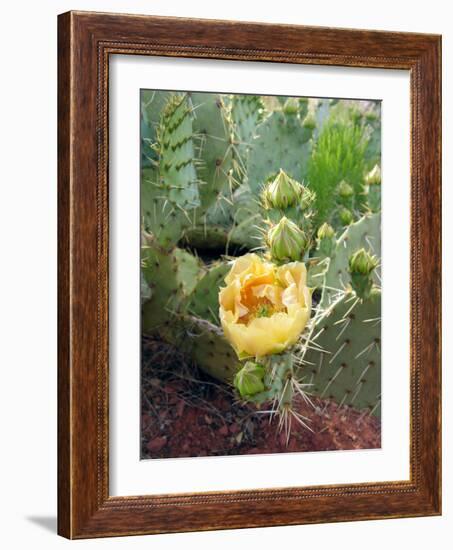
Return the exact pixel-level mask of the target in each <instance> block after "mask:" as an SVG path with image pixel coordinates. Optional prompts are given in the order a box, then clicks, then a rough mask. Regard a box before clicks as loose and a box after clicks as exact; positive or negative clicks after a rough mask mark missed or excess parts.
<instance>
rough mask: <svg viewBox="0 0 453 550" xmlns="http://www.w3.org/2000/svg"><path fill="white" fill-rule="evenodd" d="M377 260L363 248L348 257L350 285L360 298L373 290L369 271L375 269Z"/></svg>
mask: <svg viewBox="0 0 453 550" xmlns="http://www.w3.org/2000/svg"><path fill="white" fill-rule="evenodd" d="M377 265H378V260H377V258H376V256H373V255H372V254H370V253H369V252H367V251H366V250H365V249H364V248H361V249H360V250H357V252H355V253H354V254H353V255H352V256H351V257H350V258H349V273H350V274H351V283H352V287H353V289H354V290H355V292H356V294H357V296H359V298H362V299H367V298H369V297H370V295H371V293H372V290H373V280H372V278H371V273H372V272H373V271H374V269H376V267H377Z"/></svg>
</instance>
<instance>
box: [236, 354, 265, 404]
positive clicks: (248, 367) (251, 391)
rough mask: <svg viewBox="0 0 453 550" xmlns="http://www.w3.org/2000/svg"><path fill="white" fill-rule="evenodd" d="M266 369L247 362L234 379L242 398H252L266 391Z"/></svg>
mask: <svg viewBox="0 0 453 550" xmlns="http://www.w3.org/2000/svg"><path fill="white" fill-rule="evenodd" d="M265 373H266V369H265V368H264V367H263V365H259V364H258V363H254V362H253V361H247V363H246V364H245V365H244V366H243V367H242V369H241V370H240V371H238V372H237V373H236V375H235V377H234V386H235V388H236V389H237V391H238V392H239V394H240V396H241V397H251V396H252V395H255V394H257V393H260V392H262V391H264V389H265V386H264V381H263V380H264V375H265Z"/></svg>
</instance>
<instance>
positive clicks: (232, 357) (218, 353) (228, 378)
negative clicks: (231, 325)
mask: <svg viewBox="0 0 453 550" xmlns="http://www.w3.org/2000/svg"><path fill="white" fill-rule="evenodd" d="M159 335H160V337H161V338H162V339H163V340H164V341H166V342H168V343H170V344H173V345H175V346H177V347H178V349H179V350H180V351H182V352H183V353H185V354H186V355H187V356H188V357H189V358H190V359H191V360H192V361H193V362H194V363H195V364H196V365H197V366H198V367H199V368H201V369H202V370H203V371H204V372H206V373H207V374H209V375H210V376H212V377H214V378H216V379H217V380H219V381H221V382H225V383H227V384H232V383H233V379H234V376H235V374H236V372H237V371H238V370H239V369H240V368H241V364H240V363H239V361H238V359H237V357H236V354H235V353H234V351H233V350H232V348H231V345H230V344H229V342H228V341H227V340H226V339H225V337H224V336H223V332H222V329H221V328H219V327H218V326H215V325H213V324H212V323H210V322H209V321H206V320H204V319H199V318H198V317H193V316H190V315H185V316H178V317H174V318H173V319H172V321H171V323H170V322H167V323H165V324H163V325H161V326H160V327H159Z"/></svg>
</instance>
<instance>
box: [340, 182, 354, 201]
mask: <svg viewBox="0 0 453 550" xmlns="http://www.w3.org/2000/svg"><path fill="white" fill-rule="evenodd" d="M338 194H339V195H340V197H341V198H342V199H348V198H349V197H352V195H353V194H354V189H353V187H352V185H349V183H348V182H346V181H344V180H343V181H341V182H340V183H339V184H338Z"/></svg>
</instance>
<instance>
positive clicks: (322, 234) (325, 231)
mask: <svg viewBox="0 0 453 550" xmlns="http://www.w3.org/2000/svg"><path fill="white" fill-rule="evenodd" d="M334 235H335V230H334V228H333V227H332V226H331V225H329V224H328V223H327V222H324V223H323V224H322V225H321V227H320V228H319V229H318V239H319V240H322V239H331V238H332V237H333V236H334Z"/></svg>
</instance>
